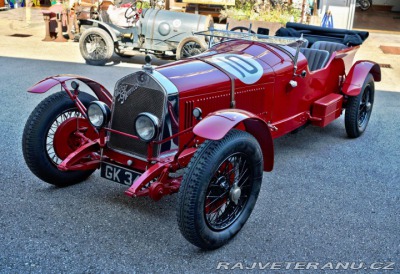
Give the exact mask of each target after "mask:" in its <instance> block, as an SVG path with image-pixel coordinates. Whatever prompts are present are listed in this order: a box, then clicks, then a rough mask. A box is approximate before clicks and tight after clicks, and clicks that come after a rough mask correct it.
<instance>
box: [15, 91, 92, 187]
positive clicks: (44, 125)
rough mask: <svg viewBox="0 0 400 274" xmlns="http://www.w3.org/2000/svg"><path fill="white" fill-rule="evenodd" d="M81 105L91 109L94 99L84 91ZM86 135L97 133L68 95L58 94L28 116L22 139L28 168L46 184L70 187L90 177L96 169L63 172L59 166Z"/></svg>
mask: <svg viewBox="0 0 400 274" xmlns="http://www.w3.org/2000/svg"><path fill="white" fill-rule="evenodd" d="M79 99H80V100H81V102H82V103H83V104H84V105H85V106H88V105H89V103H90V102H91V101H94V100H96V98H95V97H93V96H91V95H89V94H87V93H84V92H81V93H80V94H79ZM77 132H80V133H83V134H84V135H85V136H86V137H88V138H90V139H92V140H93V139H96V138H98V135H97V133H96V132H95V131H94V130H93V129H92V127H91V126H90V125H89V123H88V121H87V120H86V119H85V118H83V116H82V114H81V113H80V112H79V111H78V109H77V107H76V106H75V103H74V102H73V101H72V100H71V99H70V98H69V96H68V95H67V94H66V93H65V92H58V93H54V94H52V95H50V96H49V97H47V98H46V99H44V100H43V101H42V102H40V104H39V105H38V106H37V107H36V108H35V109H34V110H33V112H32V113H31V115H30V116H29V118H28V120H27V122H26V124H25V128H24V133H23V136H22V152H23V155H24V158H25V162H26V164H27V165H28V167H29V169H30V170H31V171H32V172H33V174H35V175H36V176H37V177H38V178H40V179H42V180H43V181H45V182H47V183H49V184H52V185H56V186H68V185H71V184H75V183H79V182H81V181H83V180H85V179H86V178H87V177H89V176H90V175H91V174H92V173H93V172H94V170H83V171H60V170H59V169H58V168H57V166H58V165H59V164H60V163H61V162H62V161H63V160H64V159H65V158H66V157H67V156H68V155H69V154H70V153H72V152H74V151H75V150H76V149H77V148H79V147H80V146H81V145H82V144H84V142H85V140H84V138H82V137H80V135H79V134H76V133H77Z"/></svg>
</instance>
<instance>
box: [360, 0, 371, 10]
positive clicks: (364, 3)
mask: <svg viewBox="0 0 400 274" xmlns="http://www.w3.org/2000/svg"><path fill="white" fill-rule="evenodd" d="M358 2H359V4H360V9H361V10H362V11H366V10H369V8H370V7H371V1H370V0H360V1H358Z"/></svg>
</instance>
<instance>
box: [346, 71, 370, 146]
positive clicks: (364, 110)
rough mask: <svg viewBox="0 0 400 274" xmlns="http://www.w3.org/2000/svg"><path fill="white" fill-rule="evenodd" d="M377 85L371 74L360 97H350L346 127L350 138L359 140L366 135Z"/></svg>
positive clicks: (366, 79)
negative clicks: (362, 135) (358, 138)
mask: <svg viewBox="0 0 400 274" xmlns="http://www.w3.org/2000/svg"><path fill="white" fill-rule="evenodd" d="M374 95H375V83H374V78H373V77H372V75H371V74H368V76H367V77H366V78H365V81H364V84H363V86H362V88H361V92H360V94H359V95H358V96H353V97H349V98H348V100H347V106H346V114H345V118H344V121H345V127H346V132H347V135H348V136H349V137H350V138H357V137H359V136H361V134H363V133H364V131H365V129H366V128H367V125H368V121H369V119H370V117H371V112H372V107H373V105H374Z"/></svg>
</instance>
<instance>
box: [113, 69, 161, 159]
mask: <svg viewBox="0 0 400 274" xmlns="http://www.w3.org/2000/svg"><path fill="white" fill-rule="evenodd" d="M165 109H166V94H165V92H164V91H163V89H162V87H161V86H160V85H159V84H158V83H157V82H156V81H155V80H154V79H153V78H152V77H151V76H150V75H148V74H146V73H145V72H138V73H134V74H131V75H128V76H127V77H125V78H123V79H121V80H120V81H118V83H117V84H116V86H115V92H114V107H113V113H112V119H111V128H112V129H115V130H118V131H121V132H125V133H129V134H132V135H136V136H137V133H136V130H135V124H134V123H135V119H136V117H137V115H138V114H139V113H142V112H149V113H152V114H153V115H155V116H156V117H157V118H158V119H160V121H161V123H162V125H161V128H163V123H164V115H165ZM161 136H162V132H161V133H160V135H159V137H158V138H156V140H159V139H160V137H161ZM109 146H110V147H111V148H113V149H115V150H119V151H122V152H125V153H128V154H131V155H135V156H138V157H140V158H147V144H146V143H145V142H142V141H139V140H134V139H132V138H129V137H126V136H123V135H120V134H116V133H111V134H110V141H109ZM158 153H159V146H155V147H154V151H153V155H152V156H154V157H155V156H157V155H158Z"/></svg>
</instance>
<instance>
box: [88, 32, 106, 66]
mask: <svg viewBox="0 0 400 274" xmlns="http://www.w3.org/2000/svg"><path fill="white" fill-rule="evenodd" d="M85 47H86V51H87V53H88V55H89V56H90V57H91V58H92V59H93V60H102V59H104V58H105V57H106V54H107V45H106V43H105V41H104V40H103V39H102V38H101V37H100V36H99V35H97V34H90V35H88V36H87V37H86V39H85Z"/></svg>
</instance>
